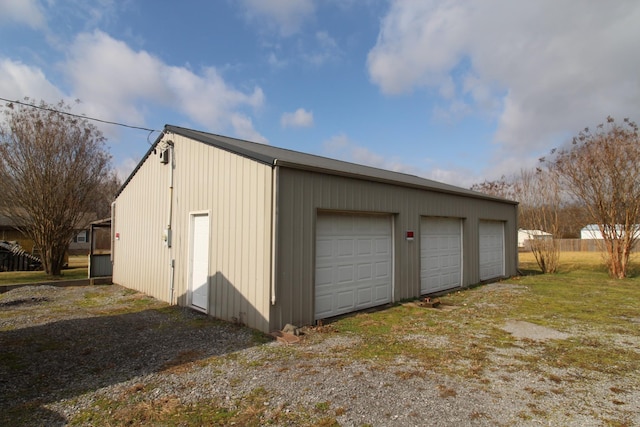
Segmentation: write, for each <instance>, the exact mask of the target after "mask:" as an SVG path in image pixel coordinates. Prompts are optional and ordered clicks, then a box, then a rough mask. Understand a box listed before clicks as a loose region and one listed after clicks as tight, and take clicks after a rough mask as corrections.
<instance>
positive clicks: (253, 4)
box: [242, 0, 315, 37]
mask: <svg viewBox="0 0 640 427" xmlns="http://www.w3.org/2000/svg"><path fill="white" fill-rule="evenodd" d="M242 5H243V8H244V14H245V18H246V19H247V21H249V23H252V24H258V25H263V26H264V27H265V28H267V29H268V30H269V31H272V32H277V33H278V34H279V35H280V36H282V37H289V36H291V35H293V34H295V33H297V32H298V31H299V30H300V28H301V27H302V24H303V23H304V22H305V21H306V20H308V19H309V18H311V17H312V16H313V13H314V12H315V5H314V4H313V1H312V0H242Z"/></svg>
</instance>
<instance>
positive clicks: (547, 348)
mask: <svg viewBox="0 0 640 427" xmlns="http://www.w3.org/2000/svg"><path fill="white" fill-rule="evenodd" d="M520 264H521V269H522V271H525V272H527V273H528V274H527V275H524V276H520V277H514V278H511V279H507V280H505V282H507V283H509V284H515V285H520V286H518V288H520V290H518V289H516V290H515V291H514V290H508V289H506V288H505V290H503V291H499V290H498V291H495V292H485V291H484V289H485V288H486V286H478V287H474V288H471V289H467V290H461V291H455V292H452V293H449V294H447V295H444V296H442V297H441V298H440V299H441V301H442V303H443V305H442V307H443V308H446V309H443V310H425V309H423V308H419V307H416V306H415V305H413V304H410V303H409V304H398V305H396V306H394V307H392V308H390V309H388V310H383V311H378V312H373V313H360V314H356V315H352V316H347V317H345V318H343V319H341V320H339V321H337V322H335V323H334V324H333V326H334V327H335V328H336V329H337V330H338V331H341V332H349V333H353V334H357V335H359V336H363V337H364V339H363V342H362V345H359V346H357V347H356V348H353V349H350V350H349V352H350V353H351V354H352V357H354V358H357V359H368V360H380V359H384V360H388V361H392V360H396V359H397V358H399V357H400V358H411V359H412V360H420V361H422V363H423V364H424V366H425V367H429V369H433V370H436V371H442V373H446V374H457V375H462V376H478V375H481V373H482V372H483V371H484V370H485V369H487V368H488V367H489V365H490V364H491V359H490V358H489V357H488V356H489V353H490V352H492V351H493V350H494V349H495V348H501V347H503V348H509V347H511V346H513V345H514V338H513V337H512V336H511V334H509V333H507V332H505V331H504V330H503V329H502V326H503V325H504V324H505V322H507V321H509V320H518V321H526V322H530V323H533V324H536V325H540V326H545V327H549V328H553V329H555V330H557V331H560V332H565V333H568V334H570V335H571V336H575V338H569V339H566V340H552V341H548V342H540V343H532V346H533V347H537V348H538V350H540V351H539V352H532V354H531V356H530V357H529V356H521V358H522V359H523V360H524V361H525V362H527V363H530V364H531V366H532V369H533V368H534V367H535V365H536V364H538V363H541V362H542V363H545V364H550V365H552V366H555V367H562V368H567V367H572V368H578V369H587V370H595V371H600V372H612V371H615V372H616V373H617V374H625V373H628V372H631V371H633V370H635V369H637V367H638V366H640V354H638V353H637V352H636V351H633V350H632V349H629V350H625V348H624V346H620V345H619V341H620V339H621V338H620V337H619V335H620V334H622V335H624V336H631V337H633V339H637V338H638V337H640V328H637V326H636V327H633V326H634V325H633V324H634V322H637V321H638V319H639V317H638V316H639V314H638V313H640V277H632V278H628V279H624V280H616V279H611V278H609V276H608V274H607V272H606V268H605V266H604V264H603V262H602V257H601V254H599V253H585V252H580V253H577V252H576V253H563V254H562V255H561V268H560V272H559V273H557V274H550V275H543V274H540V270H539V268H538V267H537V265H536V263H535V259H534V258H533V256H532V255H531V254H526V253H524V254H520ZM634 267H635V268H637V265H634ZM407 335H409V336H426V337H428V338H429V339H431V340H432V341H433V342H434V343H437V342H446V343H447V345H432V346H425V345H424V342H421V341H420V340H406V339H404V337H406V336H407ZM580 335H581V336H580ZM541 355H542V356H541ZM540 357H542V360H541V359H540ZM442 361H445V362H447V363H441V362H442Z"/></svg>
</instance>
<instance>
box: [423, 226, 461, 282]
mask: <svg viewBox="0 0 640 427" xmlns="http://www.w3.org/2000/svg"><path fill="white" fill-rule="evenodd" d="M461 261H462V221H461V220H460V219H458V218H438V217H424V218H422V219H421V221H420V293H421V294H428V293H432V292H438V291H444V290H446V289H451V288H455V287H457V286H460V285H461V283H462V262H461Z"/></svg>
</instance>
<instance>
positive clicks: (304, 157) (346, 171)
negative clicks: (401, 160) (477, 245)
mask: <svg viewBox="0 0 640 427" xmlns="http://www.w3.org/2000/svg"><path fill="white" fill-rule="evenodd" d="M166 133H175V134H178V135H182V136H185V137H187V138H191V139H193V140H196V141H200V142H202V143H204V144H208V145H212V146H215V147H218V148H221V149H223V150H226V151H229V152H232V153H235V154H238V155H240V156H243V157H247V158H250V159H253V160H256V161H258V162H261V163H264V164H268V165H271V166H285V167H290V168H295V169H306V170H314V171H318V172H323V173H328V174H332V175H342V176H348V177H353V178H358V179H365V180H369V181H378V182H385V183H391V184H396V185H402V186H405V187H415V188H420V189H426V190H431V191H437V192H442V193H449V194H459V195H464V196H468V197H473V198H479V199H487V200H496V201H501V202H506V203H512V204H517V202H515V201H512V200H507V199H502V198H499V197H495V196H490V195H487V194H484V193H479V192H476V191H471V190H468V189H465V188H462V187H456V186H454V185H449V184H444V183H442V182H438V181H433V180H430V179H426V178H421V177H418V176H415V175H408V174H404V173H400V172H393V171H389V170H384V169H378V168H374V167H371V166H364V165H359V164H356V163H349V162H343V161H341V160H335V159H330V158H328V157H322V156H316V155H313V154H307V153H302V152H299V151H293V150H287V149H284V148H278V147H274V146H273V145H267V144H259V143H255V142H250V141H245V140H241V139H236V138H231V137H228V136H222V135H216V134H213V133H208V132H202V131H197V130H193V129H188V128H183V127H179V126H173V125H165V128H164V133H163V134H161V135H160V136H159V137H158V138H157V139H156V141H155V143H154V144H153V146H152V147H151V148H150V149H149V151H148V152H147V154H146V155H145V156H144V158H143V159H142V160H141V162H140V164H138V167H136V169H135V170H134V171H133V172H132V174H131V176H130V177H129V178H128V179H127V180H126V181H125V183H124V184H123V185H122V187H121V189H120V191H122V189H123V188H124V187H125V186H126V185H127V183H128V182H129V180H130V179H131V177H133V175H134V174H135V173H136V171H137V169H138V168H139V167H140V165H141V164H142V163H143V162H144V160H145V159H146V158H147V157H148V156H149V155H150V153H151V152H152V151H153V150H154V149H155V147H156V145H157V144H158V143H159V142H160V140H161V139H162V138H163V136H164V135H165V134H166ZM120 191H118V193H120Z"/></svg>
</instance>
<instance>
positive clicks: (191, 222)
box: [187, 210, 211, 313]
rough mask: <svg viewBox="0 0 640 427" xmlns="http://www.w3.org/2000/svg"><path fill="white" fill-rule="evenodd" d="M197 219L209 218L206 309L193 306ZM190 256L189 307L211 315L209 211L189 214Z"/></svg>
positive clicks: (209, 230) (188, 275)
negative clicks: (195, 222) (195, 225)
mask: <svg viewBox="0 0 640 427" xmlns="http://www.w3.org/2000/svg"><path fill="white" fill-rule="evenodd" d="M196 217H207V230H208V236H207V257H206V263H207V289H206V293H207V298H206V307H200V306H197V305H194V304H193V261H194V243H195V242H194V221H195V218H196ZM188 250H189V252H188V253H189V256H188V264H187V293H188V304H189V307H191V308H193V309H194V310H198V311H201V312H203V313H209V309H210V307H209V305H210V304H209V298H210V292H209V291H210V286H211V283H210V276H211V275H210V271H209V268H210V267H211V214H210V212H209V211H208V210H206V211H192V212H189V247H188Z"/></svg>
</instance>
